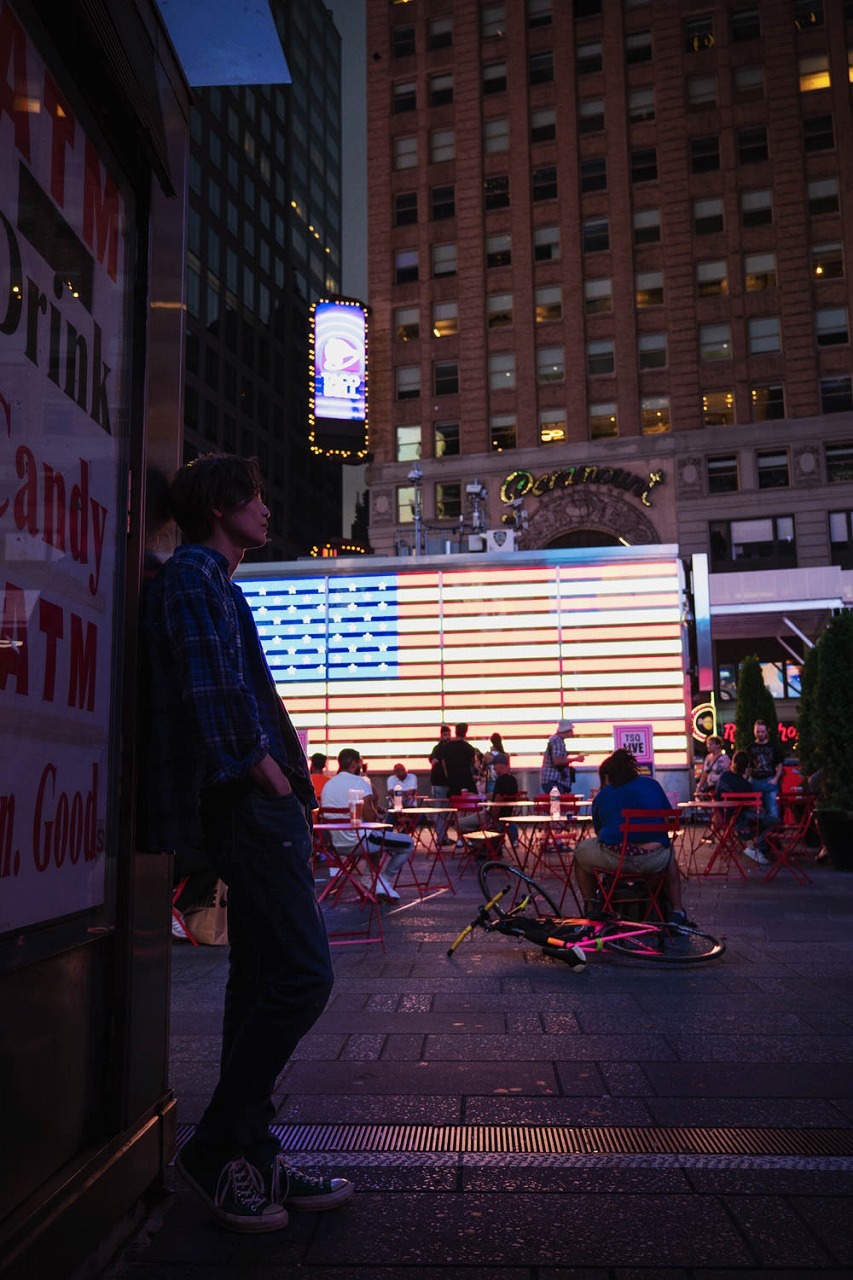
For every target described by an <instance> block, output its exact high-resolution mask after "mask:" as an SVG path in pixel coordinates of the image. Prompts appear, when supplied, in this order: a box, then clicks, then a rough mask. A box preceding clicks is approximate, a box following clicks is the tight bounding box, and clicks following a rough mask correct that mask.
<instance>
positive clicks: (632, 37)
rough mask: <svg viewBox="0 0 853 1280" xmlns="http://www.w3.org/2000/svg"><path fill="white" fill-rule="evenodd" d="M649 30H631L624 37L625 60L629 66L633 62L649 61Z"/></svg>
mask: <svg viewBox="0 0 853 1280" xmlns="http://www.w3.org/2000/svg"><path fill="white" fill-rule="evenodd" d="M651 60H652V33H651V31H632V32H630V34H629V35H627V36H626V37H625V62H626V63H627V64H628V66H631V65H632V64H633V63H635V62H651Z"/></svg>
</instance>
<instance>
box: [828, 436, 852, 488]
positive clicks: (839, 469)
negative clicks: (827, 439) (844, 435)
mask: <svg viewBox="0 0 853 1280" xmlns="http://www.w3.org/2000/svg"><path fill="white" fill-rule="evenodd" d="M823 453H824V460H825V462H826V478H827V480H828V481H829V483H830V484H849V483H850V481H851V480H853V441H850V440H845V441H844V442H843V443H841V444H826V445H824V447H823Z"/></svg>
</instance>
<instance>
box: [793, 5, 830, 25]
mask: <svg viewBox="0 0 853 1280" xmlns="http://www.w3.org/2000/svg"><path fill="white" fill-rule="evenodd" d="M823 23H824V17H823V0H794V26H795V27H796V28H797V30H798V31H808V30H809V29H810V28H811V27H822V26H823Z"/></svg>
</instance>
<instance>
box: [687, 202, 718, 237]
mask: <svg viewBox="0 0 853 1280" xmlns="http://www.w3.org/2000/svg"><path fill="white" fill-rule="evenodd" d="M693 230H694V232H695V233H696V235H697V236H708V235H713V234H714V233H715V232H717V231H722V230H723V201H722V199H721V198H720V197H719V196H714V197H713V199H711V200H694V201H693Z"/></svg>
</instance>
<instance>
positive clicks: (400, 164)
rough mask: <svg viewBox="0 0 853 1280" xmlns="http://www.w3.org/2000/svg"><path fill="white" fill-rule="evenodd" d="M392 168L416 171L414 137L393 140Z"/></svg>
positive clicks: (416, 143) (416, 151)
mask: <svg viewBox="0 0 853 1280" xmlns="http://www.w3.org/2000/svg"><path fill="white" fill-rule="evenodd" d="M393 145H394V168H395V169H416V168H417V164H418V140H417V138H416V137H405V138H395V139H394V144H393Z"/></svg>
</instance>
